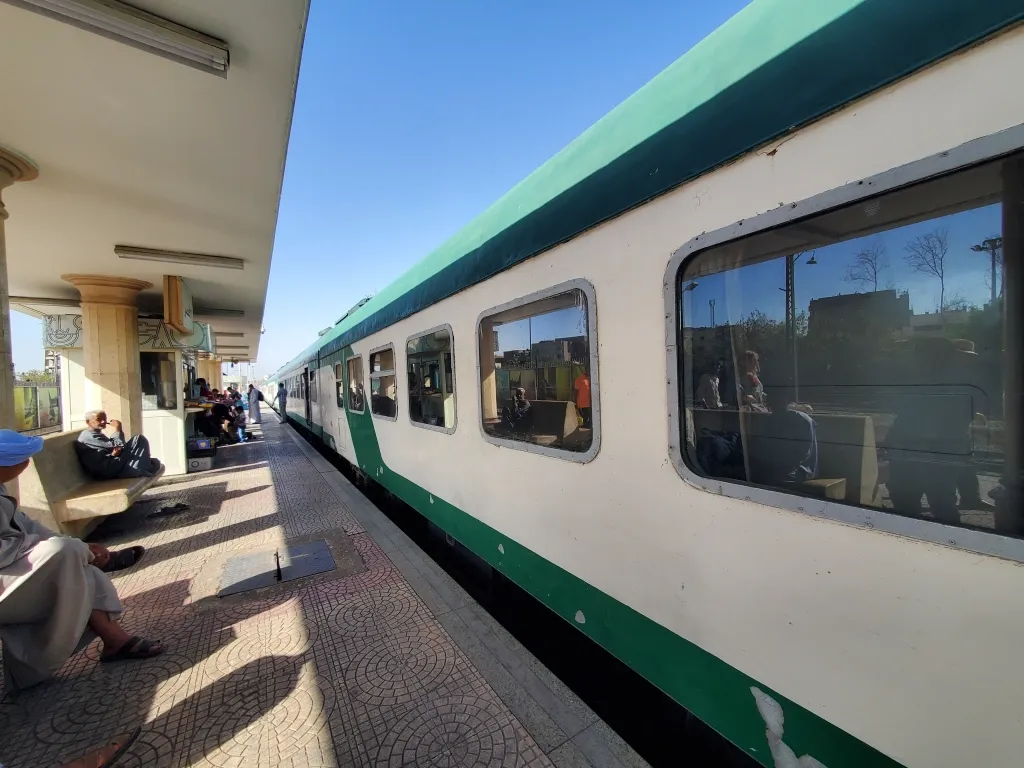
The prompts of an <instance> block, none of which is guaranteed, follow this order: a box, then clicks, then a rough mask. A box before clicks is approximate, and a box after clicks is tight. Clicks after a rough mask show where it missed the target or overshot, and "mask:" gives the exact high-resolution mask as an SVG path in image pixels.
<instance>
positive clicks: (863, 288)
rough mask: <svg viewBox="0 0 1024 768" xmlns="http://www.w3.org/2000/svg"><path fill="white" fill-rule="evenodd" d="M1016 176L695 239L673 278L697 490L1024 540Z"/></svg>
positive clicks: (951, 182)
mask: <svg viewBox="0 0 1024 768" xmlns="http://www.w3.org/2000/svg"><path fill="white" fill-rule="evenodd" d="M945 157H946V156H945V155H944V156H943V158H945ZM1022 169H1024V162H1022V161H1021V159H1020V157H1019V156H1018V157H1015V158H1011V159H1010V160H999V161H994V162H988V163H985V164H982V165H975V166H973V167H970V168H968V169H966V170H957V171H955V172H950V173H947V174H945V175H940V176H937V177H936V176H935V173H934V171H933V172H932V174H930V175H931V176H932V178H931V179H929V180H928V181H925V182H922V183H918V184H915V185H910V186H902V187H899V188H896V189H895V190H894V191H891V192H888V193H887V194H884V195H880V196H877V197H874V198H870V199H867V200H864V199H861V200H860V201H858V202H855V203H852V204H848V205H846V206H845V207H841V208H833V209H832V210H828V211H827V212H825V213H822V214H820V215H816V216H813V217H808V218H802V219H800V220H795V221H793V220H791V221H790V222H789V223H786V224H783V225H782V226H778V227H775V228H773V229H767V230H765V231H762V232H759V233H757V234H754V235H752V236H747V237H743V238H742V239H731V240H730V239H728V236H727V235H725V236H722V239H721V241H720V242H719V244H716V245H712V246H711V247H707V245H706V242H707V240H708V239H709V237H710V238H711V239H716V238H717V237H718V236H719V235H718V234H713V235H711V236H702V237H701V238H698V239H697V240H696V241H694V243H693V244H692V250H693V251H696V253H695V254H694V255H691V256H688V257H685V258H684V259H683V260H682V262H681V264H680V266H679V268H678V271H677V272H676V273H675V285H674V300H675V305H676V310H675V312H676V318H677V329H676V330H677V336H676V344H675V355H676V357H675V360H676V363H677V365H678V371H677V374H678V375H677V380H678V386H679V390H680V392H679V402H680V405H681V406H682V407H681V408H680V410H679V413H678V424H679V426H678V429H679V434H680V435H681V440H680V441H679V445H678V446H677V452H678V455H679V458H681V459H682V461H683V462H685V465H686V468H687V469H688V470H689V472H691V473H693V475H691V477H693V476H696V478H695V479H696V480H697V481H698V482H703V480H713V481H714V482H713V483H703V484H705V487H708V488H713V489H714V490H715V491H716V492H723V493H728V492H730V491H728V488H729V487H730V484H731V483H736V484H742V485H743V486H746V487H745V488H739V487H737V488H736V490H735V491H734V492H733V493H734V494H735V495H743V496H746V497H748V498H753V499H755V500H760V501H763V502H765V503H774V504H779V505H782V506H792V507H795V508H799V509H801V510H805V511H806V510H811V509H816V510H818V512H819V513H821V512H825V513H828V514H830V515H831V513H832V512H835V513H837V514H836V516H838V517H841V518H842V517H844V515H845V518H844V519H847V520H849V521H853V522H861V523H863V524H868V525H873V526H877V527H885V526H886V525H887V526H889V529H890V530H894V531H899V532H903V533H907V532H911V533H913V532H914V531H918V532H920V531H932V533H929V534H927V535H925V537H926V538H932V539H935V540H942V541H944V542H949V543H953V542H956V543H957V544H962V545H964V546H971V547H974V546H977V545H976V544H970V545H967V544H965V543H964V542H966V541H967V539H968V538H970V540H971V541H972V542H975V541H982V542H984V541H986V540H987V539H986V537H984V536H981V537H979V536H978V535H977V534H976V533H971V534H966V533H963V532H960V533H954V532H952V531H948V530H947V531H946V532H941V529H938V528H936V527H935V526H934V525H933V524H934V523H942V524H944V525H947V526H958V527H960V528H966V529H973V531H977V532H995V533H1001V534H1009V535H1014V536H1020V535H1021V534H1022V533H1024V525H1022V510H1024V504H1022V503H1021V496H1020V492H1021V491H1020V489H1021V479H1022V478H1021V464H1020V461H1021V459H1020V457H1021V453H1020V451H1021V445H1022V442H1021V428H1022V426H1024V419H1022V418H1021V412H1020V403H1021V402H1022V399H1021V396H1022V387H1021V365H1022V361H1021V344H1020V338H1021V337H1020V332H1021V328H1020V317H1021V314H1020V313H1021V308H1022V307H1021V303H1020V302H1021V296H1022V294H1021V285H1022V283H1021V280H1020V275H1019V272H1018V270H1020V269H1021V267H1022V266H1024V263H1022V261H1021V256H1022V248H1024V241H1022V240H1021V238H1022V236H1024V194H1022V190H1024V183H1022V179H1024V170H1022ZM881 178H882V179H883V180H882V181H872V182H870V184H869V185H865V186H863V187H861V188H867V187H868V186H871V185H881V184H884V177H881ZM905 178H906V176H903V177H902V179H905ZM892 183H893V184H895V183H897V182H895V181H894V182H892ZM904 183H905V182H904ZM1011 194H1012V195H1013V196H1011ZM1007 201H1013V204H1012V207H1009V206H1010V203H1008V202H1007ZM813 204H814V201H813V200H812V201H809V202H808V203H807V204H801V205H802V206H804V207H807V208H811V207H813ZM833 205H834V202H833ZM794 207H795V208H797V207H798V206H794ZM822 207H824V204H823V205H822ZM819 210H821V208H820V207H819ZM1004 222H1006V223H1008V224H1009V223H1011V222H1012V224H1011V225H1010V226H1007V227H1005V230H1004ZM745 224H746V225H747V226H746V227H744V229H746V230H749V229H750V228H751V225H754V226H756V224H757V220H754V221H753V222H745ZM702 240H703V241H704V242H701V241H702ZM684 250H685V249H684ZM1004 251H1005V252H1006V253H1007V254H1008V255H1009V256H1011V258H1008V259H1005V260H1004ZM1011 318H1012V320H1010V319H1011ZM1008 322H1010V323H1011V326H1010V327H1007V323H1008ZM702 479H703V480H702ZM722 481H725V482H724V483H723V482H722ZM752 486H753V487H752ZM758 489H768V490H771V491H773V492H774V493H771V494H767V495H765V494H760V495H759V492H758ZM780 492H781V493H780ZM792 496H797V497H803V498H802V499H798V500H794V501H793V502H791V503H787V502H786V501H785V499H786V498H787V497H792ZM844 508H845V509H847V510H851V508H857V509H856V510H851V511H850V512H848V513H844V512H842V510H843V509H844ZM830 510H831V512H830ZM865 511H867V512H868V513H867V514H866V513H865ZM879 513H884V514H879ZM894 516H899V518H898V519H899V520H900V521H902V522H895V521H896V520H897V518H896V517H894ZM886 520H892V521H894V522H892V523H886ZM879 521H881V524H880V523H879ZM911 521H917V522H911ZM915 526H916V527H915ZM936 537H938V538H936ZM971 537H973V538H971ZM981 546H982V547H983V548H984V547H988V546H990V545H986V544H983V545H981ZM991 546H994V545H991Z"/></svg>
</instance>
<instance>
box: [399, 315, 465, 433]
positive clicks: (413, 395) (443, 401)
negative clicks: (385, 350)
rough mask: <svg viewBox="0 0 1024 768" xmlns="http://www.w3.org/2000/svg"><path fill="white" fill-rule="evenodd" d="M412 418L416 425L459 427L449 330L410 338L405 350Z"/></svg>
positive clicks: (445, 329)
mask: <svg viewBox="0 0 1024 768" xmlns="http://www.w3.org/2000/svg"><path fill="white" fill-rule="evenodd" d="M405 359H406V373H407V378H408V381H409V418H410V419H411V420H412V421H413V423H416V424H425V425H427V426H431V427H439V428H441V429H446V430H452V429H454V428H455V379H454V374H453V368H452V337H451V333H450V332H449V331H448V329H447V328H441V329H439V330H436V331H433V332H431V333H428V334H425V335H423V336H418V337H416V338H413V339H410V340H409V341H408V342H407V343H406V349H405Z"/></svg>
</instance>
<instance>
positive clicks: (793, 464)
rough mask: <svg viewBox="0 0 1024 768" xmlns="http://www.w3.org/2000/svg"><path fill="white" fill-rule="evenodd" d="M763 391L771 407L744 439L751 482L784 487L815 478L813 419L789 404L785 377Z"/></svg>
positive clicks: (788, 384) (790, 389) (789, 388)
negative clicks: (762, 420)
mask: <svg viewBox="0 0 1024 768" xmlns="http://www.w3.org/2000/svg"><path fill="white" fill-rule="evenodd" d="M778 381H779V383H778V384H777V385H775V386H772V385H769V386H768V387H766V388H765V398H766V401H767V404H768V406H769V407H770V408H771V411H770V413H769V414H768V416H766V417H763V418H764V419H765V421H764V422H763V424H762V425H761V427H760V429H759V430H758V431H759V432H761V434H760V435H756V436H755V435H751V436H750V437H749V439H748V449H747V458H748V460H749V462H750V472H751V475H752V477H751V480H752V481H753V482H755V483H765V484H768V485H776V486H785V485H791V484H796V483H804V482H807V481H808V480H813V479H815V478H816V477H817V476H818V438H817V433H816V430H815V424H814V419H813V418H811V416H810V415H809V414H808V413H806V412H805V409H804V408H803V407H801V406H799V405H797V404H796V403H794V402H793V397H794V394H795V392H794V390H793V387H792V384H791V382H790V379H789V378H786V377H780V379H779V380H778Z"/></svg>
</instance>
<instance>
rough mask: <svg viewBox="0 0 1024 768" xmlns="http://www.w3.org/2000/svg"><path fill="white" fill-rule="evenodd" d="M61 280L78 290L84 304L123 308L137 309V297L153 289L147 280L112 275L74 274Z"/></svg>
mask: <svg viewBox="0 0 1024 768" xmlns="http://www.w3.org/2000/svg"><path fill="white" fill-rule="evenodd" d="M60 279H61V280H63V281H65V282H67V283H71V284H72V285H73V286H75V288H77V289H78V293H79V294H80V295H81V297H82V302H83V303H90V304H115V305H118V306H122V307H135V306H136V304H135V297H136V296H137V295H138V293H139V291H144V290H146V289H147V288H152V287H153V284H152V283H149V282H146V281H145V280H134V279H132V278H130V277H112V276H110V275H78V274H73V275H61V276H60Z"/></svg>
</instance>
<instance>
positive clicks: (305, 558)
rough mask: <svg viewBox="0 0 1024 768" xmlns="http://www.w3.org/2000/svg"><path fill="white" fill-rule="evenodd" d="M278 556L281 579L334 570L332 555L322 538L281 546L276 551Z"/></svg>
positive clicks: (287, 579)
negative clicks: (306, 542) (305, 542)
mask: <svg viewBox="0 0 1024 768" xmlns="http://www.w3.org/2000/svg"><path fill="white" fill-rule="evenodd" d="M278 558H279V561H280V564H281V581H292V580H293V579H301V578H302V577H303V576H313V575H315V574H317V573H327V572H328V571H333V570H334V556H333V555H331V550H330V547H328V546H327V542H326V541H324V540H323V539H321V540H320V541H311V542H310V543H308V544H295V545H293V546H290V547H282V548H281V549H280V550H279V551H278Z"/></svg>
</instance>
